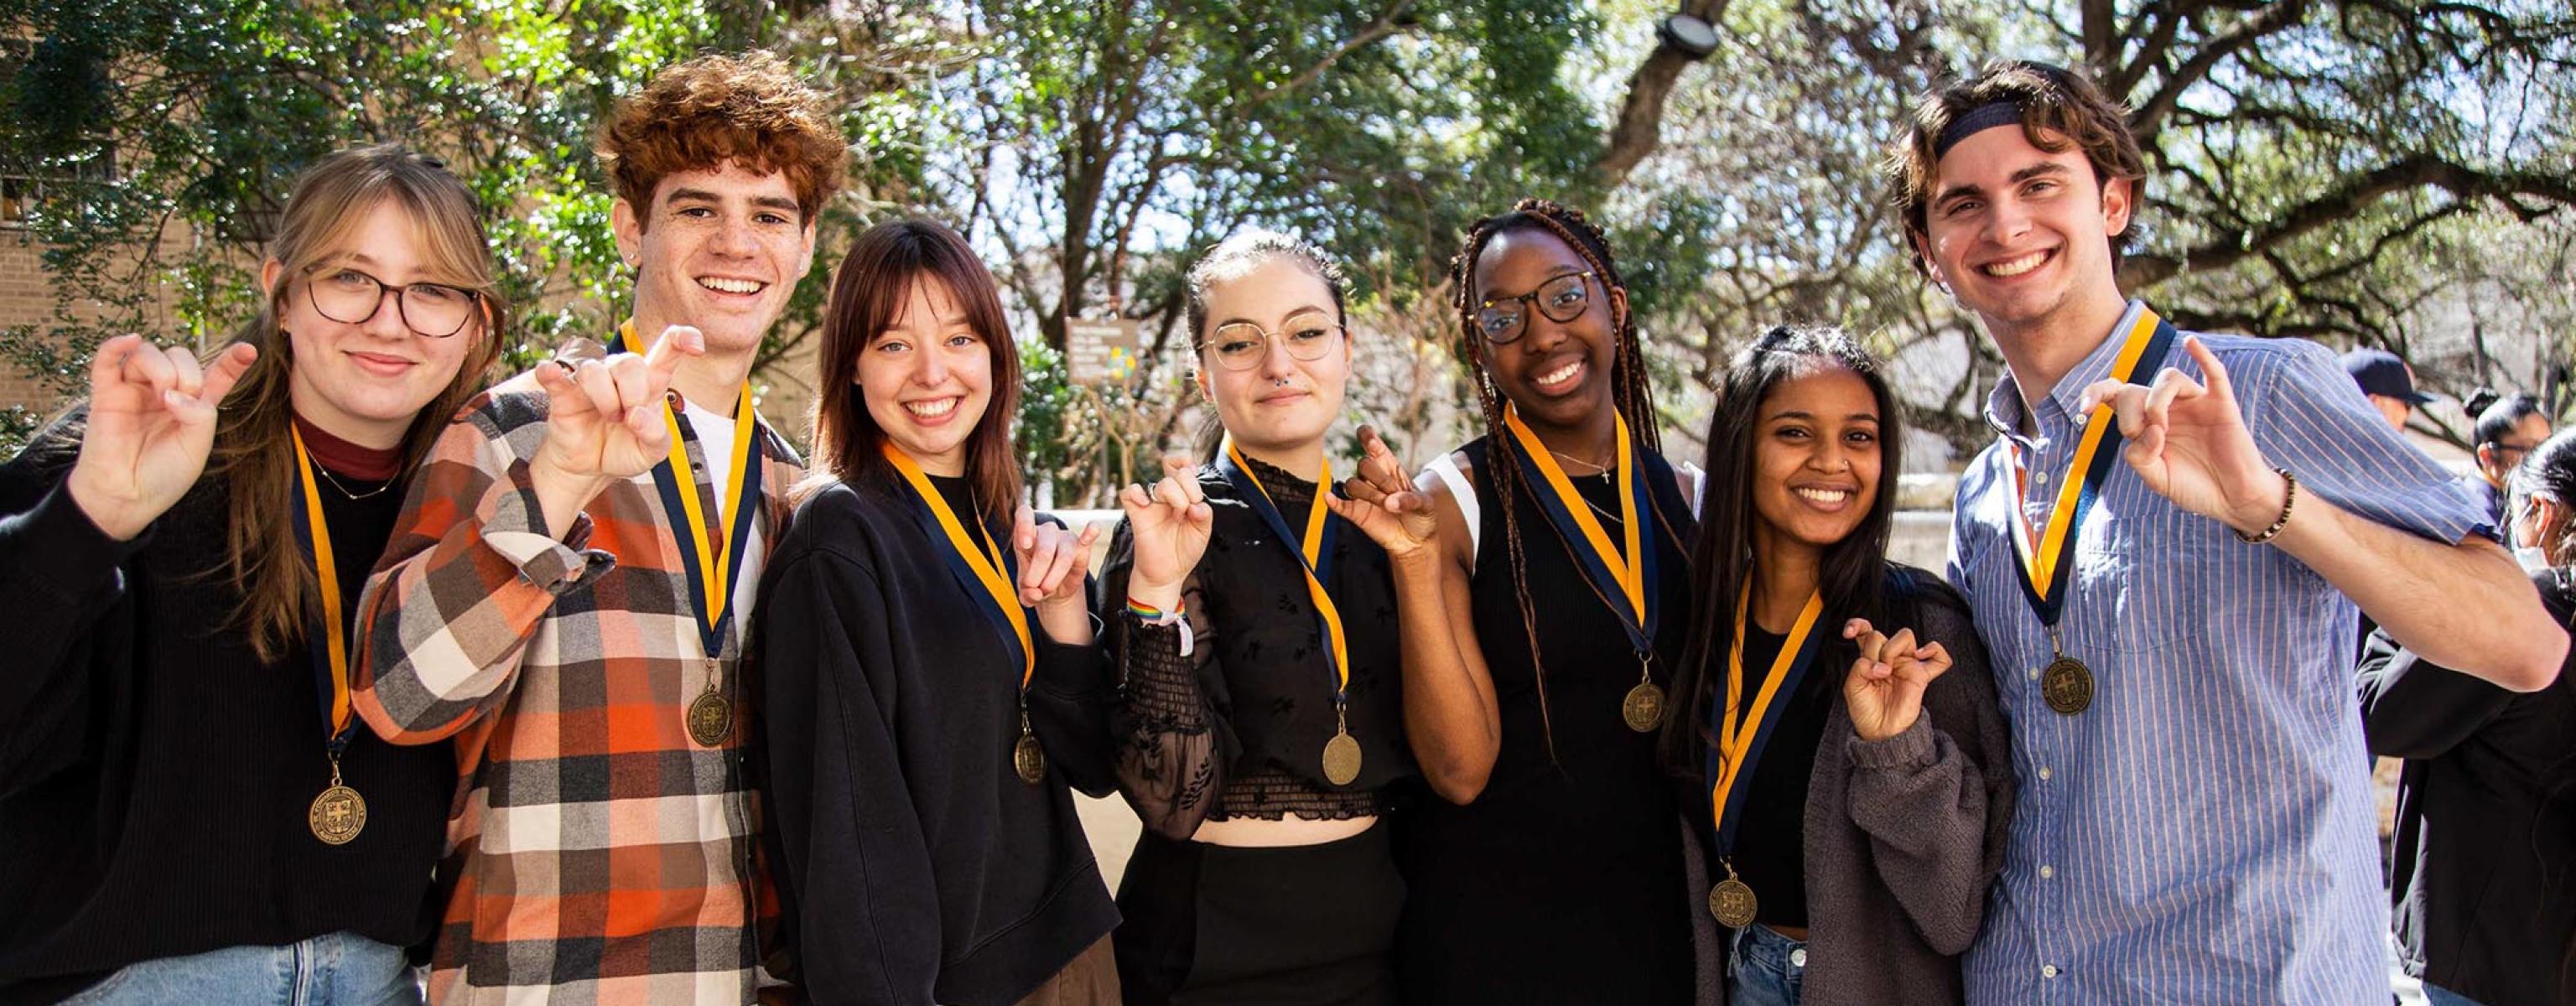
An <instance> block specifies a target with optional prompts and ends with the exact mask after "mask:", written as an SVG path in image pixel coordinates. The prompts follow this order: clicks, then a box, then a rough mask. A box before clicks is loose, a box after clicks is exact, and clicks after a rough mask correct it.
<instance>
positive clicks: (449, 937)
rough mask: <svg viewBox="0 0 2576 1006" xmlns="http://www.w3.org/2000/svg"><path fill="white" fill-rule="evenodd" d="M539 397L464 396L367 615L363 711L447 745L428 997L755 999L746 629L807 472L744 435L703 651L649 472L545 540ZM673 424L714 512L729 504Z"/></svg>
mask: <svg viewBox="0 0 2576 1006" xmlns="http://www.w3.org/2000/svg"><path fill="white" fill-rule="evenodd" d="M673 403H674V405H675V406H677V405H678V404H679V400H678V399H677V397H676V395H675V396H674V398H673ZM546 406H547V399H546V396H545V393H544V392H543V391H542V390H541V389H540V388H539V387H538V386H537V384H536V381H535V379H534V378H533V377H532V376H529V375H521V376H519V377H517V378H514V379H512V380H510V381H508V382H506V383H504V384H502V385H500V386H499V387H496V388H494V389H492V390H491V391H488V392H485V393H484V394H482V395H480V396H478V397H477V398H475V399H474V400H473V401H472V402H471V403H469V404H468V405H467V406H466V408H465V410H464V411H463V412H462V413H461V414H459V415H458V417H457V418H456V419H455V420H454V421H453V422H452V423H451V424H450V425H449V426H448V428H447V430H446V432H445V433H444V434H443V435H442V436H441V437H440V438H439V440H438V443H437V445H436V447H435V448H433V449H432V451H431V453H430V456H429V458H428V460H427V461H426V462H425V463H424V466H423V468H422V469H421V470H420V472H419V473H418V474H417V475H416V476H415V477H414V478H413V479H412V484H411V491H410V497H409V499H408V500H406V501H405V504H404V508H403V513H402V516H401V517H400V518H399V520H398V522H397V523H396V525H395V528H394V533H393V538H392V540H391V541H389V542H388V543H387V544H386V546H385V554H384V559H383V560H382V562H381V563H380V564H379V565H378V566H377V570H376V573H375V575H374V576H373V577H372V578H371V579H370V580H369V581H368V584H367V591H366V594H365V596H364V598H363V599H362V600H361V601H360V623H359V624H360V626H361V630H360V632H361V637H362V642H361V644H360V645H361V650H360V653H359V656H358V661H357V667H356V669H355V671H354V676H355V682H354V686H355V693H356V694H355V696H354V698H355V703H356V705H357V708H358V711H359V714H360V715H361V716H363V717H364V718H365V719H366V721H367V722H368V724H369V725H370V726H372V727H373V728H374V729H375V730H376V732H377V733H379V734H381V735H383V736H384V737H385V738H386V739H388V740H392V741H394V742H395V743H405V744H424V743H433V742H438V741H442V740H452V742H453V743H454V744H455V745H456V752H457V754H456V760H457V768H458V772H459V773H460V775H461V779H460V780H459V786H458V793H457V798H456V802H455V805H454V807H453V809H452V810H451V812H450V815H449V820H448V846H447V847H448V854H447V857H446V860H445V862H444V863H443V865H442V867H441V873H442V877H441V881H442V883H445V884H447V885H451V886H452V892H451V894H450V895H449V897H448V899H447V909H446V915H445V919H444V922H443V924H442V925H441V927H440V929H439V937H438V947H437V951H436V954H435V957H434V961H433V964H432V971H431V977H430V986H429V992H430V999H431V1001H433V1002H442V1003H503V1002H511V1003H516V1002H539V1001H542V1002H552V1003H566V1002H600V1003H608V1002H618V1003H628V1002H647V1001H650V1002H656V1003H662V1002H687V1003H720V1002H748V1001H750V1000H752V999H753V998H754V997H755V986H756V985H757V983H758V970H757V968H756V967H755V963H754V962H755V960H756V959H757V957H758V954H759V952H760V938H759V935H758V930H759V928H760V926H759V923H760V922H762V921H763V920H774V917H775V914H776V900H775V898H774V896H772V895H771V893H770V892H769V891H768V889H767V888H766V885H765V883H764V882H763V880H762V874H761V871H760V869H759V868H758V867H757V866H756V865H755V860H756V858H757V855H758V853H757V849H758V844H759V843H758V841H757V837H756V834H757V831H758V827H759V814H760V808H759V806H758V803H757V800H756V799H755V797H754V794H753V793H752V791H751V788H750V785H749V783H748V782H747V781H746V780H745V778H744V760H743V759H744V752H743V750H742V746H743V743H744V739H745V738H746V737H748V736H749V735H750V728H749V723H748V719H749V717H748V715H747V714H748V713H749V710H748V708H747V693H746V692H745V691H744V690H743V688H742V686H741V679H742V674H741V669H742V668H741V664H742V652H743V640H742V626H743V625H746V624H748V623H747V621H746V620H744V619H742V618H741V617H740V616H741V614H742V613H743V612H746V611H748V610H749V606H750V604H751V602H752V600H753V598H752V592H753V590H754V589H755V588H756V586H757V585H758V583H759V580H760V566H761V562H760V559H761V558H762V557H764V556H765V555H766V554H767V553H768V549H769V545H770V543H771V542H775V541H777V540H778V539H779V537H780V535H781V533H783V532H784V531H785V529H786V524H787V520H788V517H789V514H790V513H791V508H790V507H789V506H788V504H787V502H786V494H787V493H788V491H789V490H790V488H791V487H793V486H794V485H795V484H796V481H797V479H799V478H800V477H802V475H803V471H802V467H801V465H802V462H801V459H799V458H798V457H797V455H796V453H795V452H794V450H793V449H791V448H790V447H789V446H788V445H787V444H786V443H785V442H784V441H782V440H780V439H779V438H778V437H777V435H776V432H775V431H774V430H772V429H770V428H769V426H768V425H767V424H766V423H765V422H764V423H760V424H759V432H758V436H757V437H756V438H755V449H756V453H757V455H758V459H759V460H758V462H757V463H758V464H760V465H761V466H762V469H761V471H762V481H761V495H762V499H761V501H760V503H761V507H760V512H759V513H758V514H756V515H755V524H754V526H753V527H752V529H751V532H750V535H751V536H750V538H749V540H748V542H747V543H746V545H747V547H746V548H745V549H744V552H745V556H746V561H745V562H744V563H743V569H742V571H741V573H740V575H739V576H738V577H737V578H736V582H735V584H734V587H733V591H734V596H735V598H736V601H735V602H734V609H735V617H733V618H730V619H727V620H726V621H727V624H726V625H725V626H724V628H723V642H722V645H721V647H720V648H719V652H717V653H714V654H712V655H710V654H708V653H707V652H706V644H705V642H704V641H703V640H702V637H701V635H700V633H699V630H698V627H697V624H696V614H695V613H694V612H693V610H692V608H691V601H690V590H689V586H688V580H687V575H686V573H685V572H684V569H685V568H686V567H685V565H684V563H683V559H682V553H681V551H680V547H679V542H678V539H677V536H676V535H675V533H674V531H673V527H674V526H675V523H677V517H676V515H674V514H672V513H669V512H667V508H666V507H665V505H664V503H663V498H662V495H661V493H660V491H659V490H658V489H657V488H656V486H655V484H654V481H653V476H652V475H651V474H650V473H647V474H644V475H640V476H637V477H635V478H632V479H628V480H626V481H624V482H620V483H617V484H614V485H611V486H609V487H608V489H607V490H605V491H603V492H602V493H600V495H599V496H598V497H597V498H596V499H594V500H592V501H591V503H590V505H589V506H588V507H587V508H585V516H584V517H583V518H582V519H581V520H580V521H579V522H577V523H576V526H575V527H574V528H573V530H572V532H571V533H569V534H567V535H565V536H564V539H563V540H561V541H558V540H556V539H555V538H553V537H552V536H550V535H548V534H547V533H546V529H545V521H544V517H543V514H542V513H541V511H540V510H539V507H538V504H537V498H536V494H535V492H534V490H533V489H532V488H531V486H530V483H529V479H528V461H529V459H530V458H531V457H533V456H534V455H535V453H536V451H537V448H538V445H539V444H541V443H543V442H544V439H545V420H546ZM755 418H756V417H755ZM679 425H680V429H681V431H682V439H683V441H684V442H685V444H686V449H687V455H688V458H689V460H690V462H691V468H692V471H693V472H694V473H695V476H696V484H697V492H698V493H699V499H700V501H701V505H702V507H703V512H705V513H710V514H713V513H716V512H717V510H718V509H720V507H721V506H723V505H725V504H727V503H728V502H729V501H722V500H719V499H718V495H717V493H718V489H717V486H718V483H717V482H716V481H715V480H714V478H713V477H712V474H711V473H710V471H709V468H708V460H709V457H708V454H707V452H705V451H702V450H701V445H700V444H699V442H698V437H697V435H696V434H695V433H694V432H693V431H692V430H691V429H690V426H689V423H688V421H687V419H686V418H685V416H684V417H683V418H682V419H681V420H680V423H679ZM716 454H717V457H718V458H722V455H723V450H722V447H721V445H719V447H718V450H717V452H716ZM710 674H713V675H715V676H716V680H717V681H718V682H719V685H720V687H721V689H722V691H723V693H724V694H726V695H727V696H728V697H730V698H731V699H732V701H733V703H734V709H735V710H736V711H737V713H736V716H735V720H734V729H733V732H732V734H731V735H730V736H729V737H728V738H727V739H726V740H725V741H724V742H723V743H722V744H720V745H718V746H717V747H714V748H708V747H703V746H701V745H699V744H697V743H696V742H695V741H693V740H692V739H691V738H690V735H689V731H688V729H687V727H686V725H685V723H684V722H683V715H684V711H685V710H686V709H687V708H688V706H689V703H690V702H691V701H693V700H695V699H696V698H697V697H698V696H699V695H700V694H702V693H703V692H704V691H705V690H706V688H707V683H708V680H709V675H710Z"/></svg>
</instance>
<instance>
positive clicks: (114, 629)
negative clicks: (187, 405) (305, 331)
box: [0, 449, 456, 1003]
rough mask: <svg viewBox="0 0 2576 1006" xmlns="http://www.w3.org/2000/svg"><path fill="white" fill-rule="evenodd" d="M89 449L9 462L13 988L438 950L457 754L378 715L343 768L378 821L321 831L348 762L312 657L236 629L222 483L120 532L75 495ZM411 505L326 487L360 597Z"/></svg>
mask: <svg viewBox="0 0 2576 1006" xmlns="http://www.w3.org/2000/svg"><path fill="white" fill-rule="evenodd" d="M71 460H72V457H71V454H70V453H69V452H68V451H67V450H58V449H38V450H31V451H30V452H28V453H27V454H23V455H21V456H20V457H18V458H17V459H16V460H14V461H11V462H9V463H8V464H7V465H5V466H0V654H5V656H0V665H5V666H6V668H7V672H6V673H0V725H5V726H0V1003H14V1002H52V1001H55V1000H56V999H59V998H61V997H62V996H64V995H67V994H69V993H70V992H72V991H73V990H76V989H79V988H82V987H85V986H87V985H89V984H91V983H94V982H96V981H97V980H98V979H100V978H103V977H105V975H106V973H108V972H111V971H114V970H115V969H117V968H120V967H123V966H125V965H127V964H131V963H134V962H137V961H143V960H150V959H155V958H160V957H169V956H175V955H182V954H194V953H202V952H205V951H209V950H216V949H221V948H224V947H231V946H245V945H280V944H286V943H293V942H296V941H298V940H303V939H307V938H310V937H314V936H320V935H324V934H327V933H333V932H339V931H344V930H345V931H350V932H355V933H358V934H359V935H362V936H366V937H368V938H370V939H374V940H378V941H381V942H384V943H390V944H393V945H395V946H410V945H417V944H421V943H424V942H426V941H427V940H428V939H429V937H430V934H431V926H432V924H433V922H434V919H435V914H434V913H435V908H436V904H437V901H436V899H435V898H433V897H432V896H431V872H432V870H433V868H434V867H435V866H436V864H437V861H438V857H439V850H440V846H441V844H442V843H443V842H444V840H445V839H444V837H445V834H446V830H445V829H446V823H447V804H448V799H449V795H450V794H451V793H452V792H454V790H455V785H456V771H455V761H454V758H453V756H452V755H451V754H450V752H449V749H448V747H447V746H446V745H433V746H430V747H410V748H402V747H394V746H392V745H389V744H386V743H384V742H382V741H379V740H377V739H376V738H375V737H374V736H373V735H372V734H370V733H368V732H367V729H366V727H365V725H364V724H359V725H358V726H357V728H356V729H355V730H354V731H353V734H354V737H353V739H352V741H351V742H350V745H349V748H348V751H347V753H346V754H345V755H344V756H343V757H342V759H341V771H342V775H343V777H344V778H345V779H346V781H347V783H348V785H349V786H351V787H352V788H355V789H356V790H357V791H358V792H359V794H360V795H361V796H363V797H364V798H365V799H366V801H367V810H368V818H367V824H366V828H365V830H364V831H363V832H361V833H360V834H359V835H358V837H357V838H356V839H355V840H353V841H351V842H349V843H348V844H346V845H342V846H337V847H334V846H330V845H325V844H323V843H322V841H321V840H319V839H317V838H315V837H314V836H313V833H312V831H311V830H310V828H309V827H308V826H307V825H306V823H305V811H306V808H307V807H308V806H309V805H310V804H311V802H312V800H313V798H314V796H315V795H317V794H319V793H321V791H322V789H323V787H325V786H327V785H329V783H330V780H331V769H330V762H329V759H328V757H327V755H326V753H325V736H324V735H325V734H326V732H327V731H326V728H325V726H324V723H323V713H322V710H321V705H320V699H319V698H318V697H317V696H318V691H317V685H316V682H315V675H314V671H313V661H312V656H311V654H310V652H309V651H308V650H307V649H306V648H305V647H303V646H300V645H299V646H296V647H293V648H292V649H290V650H289V651H288V652H286V653H285V654H283V655H281V657H280V658H279V659H278V660H276V661H273V662H263V661H261V660H260V659H259V658H258V657H256V656H254V655H253V654H252V652H251V649H250V644H249V641H248V639H247V638H246V637H245V636H244V634H243V633H242V632H241V630H240V629H238V628H235V627H233V626H236V625H237V624H238V623H237V622H236V621H234V610H235V608H236V607H237V606H238V605H239V603H240V593H239V592H238V591H236V590H234V589H233V588H232V587H231V585H230V584H229V582H228V581H227V580H225V579H224V578H222V577H221V576H220V575H219V574H218V575H213V576H209V575H207V571H208V570H212V569H214V568H215V567H216V566H217V565H218V564H219V563H220V562H221V561H222V559H223V556H224V515H225V505H226V497H225V494H224V492H223V489H222V487H221V486H219V485H214V484H212V482H213V480H211V479H209V480H205V481H201V482H200V483H199V485H198V487H197V488H196V489H195V490H193V491H192V492H190V493H189V495H188V496H187V497H186V498H184V499H182V500H181V501H180V502H179V504H178V505H177V506H175V507H173V508H172V509H171V511H170V512H168V513H165V514H163V515H162V516H161V518H160V519H159V520H157V521H155V522H153V525H152V527H151V528H150V529H149V530H147V531H145V532H144V534H143V535H141V536H140V537H138V538H136V539H135V540H133V541H128V542H119V541H115V540H113V539H110V538H109V537H107V536H106V535H105V534H104V533H102V532H100V531H99V529H98V527H97V526H96V525H94V524H92V523H91V522H90V521H89V518H88V516H87V515H85V514H83V513H81V511H80V508H79V507H78V505H76V504H74V503H73V502H72V499H71V496H70V493H69V492H68V491H66V490H64V489H63V488H62V482H63V478H64V476H65V475H66V474H67V473H68V470H69V467H70V463H71ZM343 481H344V482H349V481H350V480H347V479H343ZM361 485H366V483H352V487H353V488H356V487H358V486H361ZM360 491H363V490H360ZM401 503H402V496H401V493H400V492H385V493H381V494H378V495H375V496H372V497H369V498H368V499H365V500H361V501H356V502H351V501H349V500H348V499H346V498H345V497H342V496H340V495H338V494H337V493H335V492H333V491H332V490H331V489H329V488H327V487H326V488H325V489H324V490H323V514H324V520H325V521H326V523H327V526H328V527H329V528H330V530H331V532H332V535H331V536H332V542H333V544H334V545H335V546H336V548H335V551H336V553H337V558H338V563H339V580H340V581H341V589H342V590H343V592H344V595H343V596H346V597H348V598H350V599H351V600H353V601H354V600H355V599H356V598H357V596H358V590H359V588H360V587H361V586H363V584H364V582H365V579H366V575H367V572H368V570H369V568H370V567H372V566H373V565H374V564H375V559H376V556H377V554H378V553H379V552H381V551H382V550H383V548H384V543H385V536H386V535H387V533H388V532H390V531H391V530H392V526H393V520H394V514H395V511H396V510H397V509H399V508H400V506H401ZM278 547H279V548H286V549H293V548H295V547H296V545H295V543H294V542H291V541H289V542H281V543H279V544H278ZM351 607H352V609H354V607H355V605H354V604H353V605H352V606H351Z"/></svg>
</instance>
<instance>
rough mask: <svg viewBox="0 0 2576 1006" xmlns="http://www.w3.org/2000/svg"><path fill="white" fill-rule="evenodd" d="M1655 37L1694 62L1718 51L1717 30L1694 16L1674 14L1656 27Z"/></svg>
mask: <svg viewBox="0 0 2576 1006" xmlns="http://www.w3.org/2000/svg"><path fill="white" fill-rule="evenodd" d="M1655 37H1656V38H1658V39H1661V40H1663V43H1664V44H1665V45H1668V46H1671V47H1672V48H1674V49H1676V50H1678V51H1680V52H1681V54H1682V55H1684V56H1688V57H1690V58H1691V59H1693V60H1702V59H1707V58H1708V54H1710V53H1713V52H1716V51H1717V29H1715V28H1712V27H1709V24H1708V22H1706V21H1703V20H1701V19H1700V18H1699V17H1698V16H1696V15H1692V14H1683V13H1678V12H1677V13H1674V14H1671V15H1668V16H1666V17H1665V18H1664V20H1663V22H1662V23H1660V24H1657V25H1656V26H1655Z"/></svg>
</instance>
